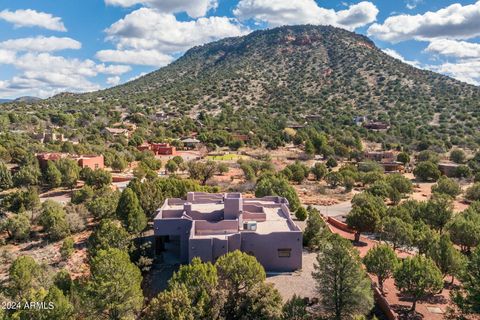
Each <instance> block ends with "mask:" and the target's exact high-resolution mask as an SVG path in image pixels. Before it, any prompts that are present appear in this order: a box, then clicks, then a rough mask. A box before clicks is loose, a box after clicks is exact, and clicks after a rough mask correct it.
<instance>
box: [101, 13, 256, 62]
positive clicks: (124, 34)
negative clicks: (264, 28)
mask: <svg viewBox="0 0 480 320" xmlns="http://www.w3.org/2000/svg"><path fill="white" fill-rule="evenodd" d="M159 26H161V27H159ZM247 32H248V29H246V28H245V27H243V26H241V25H239V24H238V23H236V22H235V21H234V20H233V19H231V18H227V17H208V18H199V19H196V20H192V21H178V20H177V19H176V17H175V16H174V15H173V14H168V13H162V12H159V11H158V10H155V9H150V8H140V9H138V10H135V11H133V12H132V13H130V14H128V15H126V16H125V17H124V18H123V19H121V20H119V21H117V22H115V23H114V24H112V25H111V26H110V27H109V28H108V29H107V30H106V33H107V40H109V41H112V42H113V43H115V44H116V49H115V50H101V51H99V52H98V53H97V58H98V59H100V60H102V61H110V62H121V63H131V64H142V65H152V66H156V67H158V66H164V65H166V64H168V63H170V62H171V61H172V60H173V57H172V55H173V54H176V53H181V52H184V51H185V50H187V49H189V48H191V47H193V46H195V45H200V44H204V43H206V42H211V41H214V40H218V39H221V38H225V37H229V36H239V35H243V34H246V33H247Z"/></svg>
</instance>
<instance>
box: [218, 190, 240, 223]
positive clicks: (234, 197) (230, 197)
mask: <svg viewBox="0 0 480 320" xmlns="http://www.w3.org/2000/svg"><path fill="white" fill-rule="evenodd" d="M223 202H224V210H223V216H224V219H225V220H235V219H238V218H239V216H240V213H241V212H242V211H243V201H242V195H241V194H240V193H227V194H226V195H225V198H224V201H223Z"/></svg>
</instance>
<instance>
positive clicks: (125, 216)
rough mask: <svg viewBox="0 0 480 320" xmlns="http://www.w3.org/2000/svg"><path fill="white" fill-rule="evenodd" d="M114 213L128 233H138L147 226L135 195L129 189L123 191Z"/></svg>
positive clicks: (145, 218) (145, 217)
mask: <svg viewBox="0 0 480 320" xmlns="http://www.w3.org/2000/svg"><path fill="white" fill-rule="evenodd" d="M116 213H117V217H118V219H119V220H120V221H121V222H122V224H123V225H124V227H125V229H127V231H128V232H130V233H139V232H141V231H143V229H145V227H146V226H147V216H146V215H145V212H143V209H142V207H141V206H140V203H139V201H138V198H137V195H136V194H135V192H133V191H132V189H130V188H126V189H125V190H123V192H122V195H121V196H120V200H119V201H118V206H117V210H116Z"/></svg>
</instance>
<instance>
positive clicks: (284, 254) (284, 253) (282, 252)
mask: <svg viewBox="0 0 480 320" xmlns="http://www.w3.org/2000/svg"><path fill="white" fill-rule="evenodd" d="M291 254H292V249H278V257H279V258H290V255H291Z"/></svg>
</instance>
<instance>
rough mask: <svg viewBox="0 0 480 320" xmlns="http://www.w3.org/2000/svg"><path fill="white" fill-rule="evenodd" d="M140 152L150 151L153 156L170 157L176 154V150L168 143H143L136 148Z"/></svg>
mask: <svg viewBox="0 0 480 320" xmlns="http://www.w3.org/2000/svg"><path fill="white" fill-rule="evenodd" d="M137 149H138V150H140V151H146V150H150V151H152V152H153V153H154V154H155V155H171V156H174V155H176V154H177V149H176V148H175V147H174V146H171V145H170V144H169V143H143V144H141V145H139V146H138V147H137Z"/></svg>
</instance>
